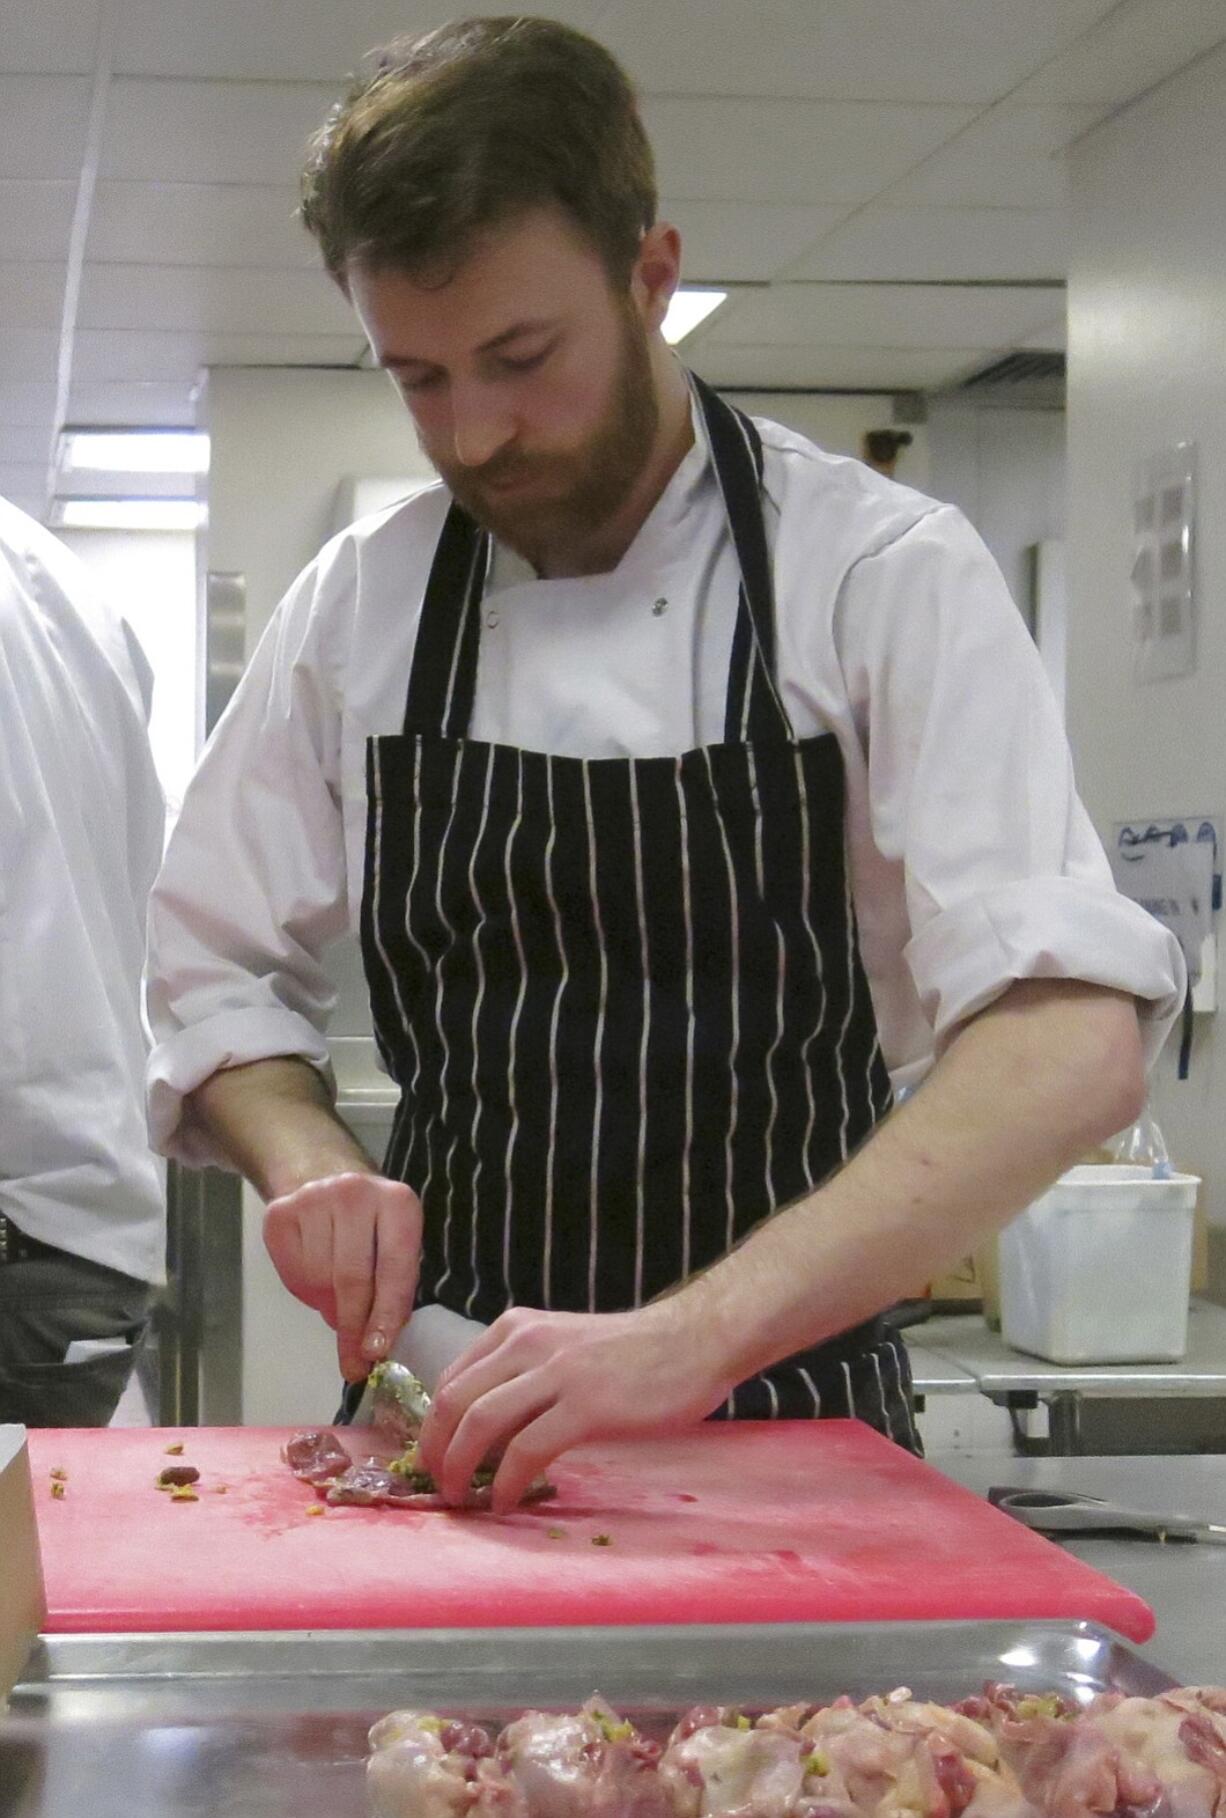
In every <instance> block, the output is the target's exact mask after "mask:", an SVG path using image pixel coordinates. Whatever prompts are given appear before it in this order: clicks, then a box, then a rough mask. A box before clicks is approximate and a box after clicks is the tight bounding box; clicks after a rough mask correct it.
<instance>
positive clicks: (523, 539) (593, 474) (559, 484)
mask: <svg viewBox="0 0 1226 1818" xmlns="http://www.w3.org/2000/svg"><path fill="white" fill-rule="evenodd" d="M623 310H624V313H623V318H622V344H621V352H620V356H619V359H618V370H617V372H616V374H615V376H614V380H613V385H612V388H611V392H610V399H609V404H608V408H607V409H606V411H605V414H604V417H603V419H602V421H601V422H600V423H599V424H598V425H597V427H596V428H595V429H594V430H593V431H592V433H591V435H590V436H589V437H588V438H587V440H586V442H585V443H584V444H583V446H582V447H581V448H579V449H577V450H572V451H569V452H568V453H566V454H532V453H531V452H529V451H519V450H517V449H515V448H514V447H512V448H509V449H506V450H504V451H502V452H500V453H499V454H497V455H496V456H495V457H494V459H493V460H492V461H487V462H486V463H485V465H484V466H482V467H477V468H472V467H457V466H453V465H452V463H450V462H446V461H441V460H439V459H438V458H437V456H436V457H435V465H436V466H437V468H438V470H439V472H440V474H441V475H442V477H443V479H444V480H445V481H446V483H447V486H448V488H449V489H450V491H451V494H452V496H453V497H454V498H455V499H457V500H458V501H459V503H460V504H461V505H462V506H463V507H464V509H465V510H466V511H467V512H468V513H469V514H470V515H471V516H472V517H474V518H475V519H476V521H477V522H478V524H481V525H483V526H484V528H485V529H486V530H488V531H490V532H491V533H492V534H493V536H494V537H495V538H496V539H497V540H498V541H499V542H500V543H506V544H507V545H508V546H509V547H510V548H512V549H514V550H516V551H517V552H518V553H519V554H520V555H522V556H524V557H526V559H527V560H529V561H531V562H533V563H534V564H535V565H536V566H537V567H539V566H540V565H541V561H542V558H544V557H545V556H546V555H548V554H549V553H550V552H551V551H552V550H554V549H558V548H560V549H566V548H568V547H569V546H571V545H574V544H576V543H582V542H583V541H585V540H586V539H587V538H589V537H591V536H592V535H593V534H594V533H595V532H597V531H599V530H600V529H601V528H602V527H603V526H604V525H605V524H607V523H608V521H609V520H610V518H612V517H613V516H614V515H615V514H616V512H617V511H618V510H619V509H620V507H621V506H622V505H623V504H624V503H625V501H626V498H627V497H628V495H629V493H630V491H631V489H632V487H633V486H634V483H635V481H636V480H637V479H638V477H639V475H640V474H641V473H642V471H643V468H644V467H645V465H646V463H647V460H648V457H649V455H650V453H651V449H652V446H653V444H654V442H655V438H656V431H657V429H658V428H659V422H660V406H659V402H658V399H657V397H656V390H655V382H654V379H653V375H652V370H651V354H650V351H649V348H648V342H647V335H646V332H645V330H644V328H643V325H642V323H641V322H640V320H639V318H638V316H637V315H636V314H635V313H634V309H633V306H632V305H631V304H630V302H629V300H627V301H626V303H625V304H624V306H623ZM521 477H522V478H523V480H524V482H525V485H524V487H523V490H522V491H521V490H518V489H517V490H515V491H513V492H512V493H510V494H508V495H507V496H505V497H500V496H499V495H498V493H497V492H494V491H491V490H490V482H491V481H493V482H497V481H501V480H508V479H513V480H516V481H518V480H519V479H520V478H521Z"/></svg>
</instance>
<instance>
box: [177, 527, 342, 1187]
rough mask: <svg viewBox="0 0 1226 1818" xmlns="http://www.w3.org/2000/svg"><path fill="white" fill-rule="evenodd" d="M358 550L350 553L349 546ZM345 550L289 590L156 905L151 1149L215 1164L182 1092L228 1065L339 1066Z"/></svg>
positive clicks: (198, 790) (194, 793) (333, 552)
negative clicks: (335, 1035) (331, 1025)
mask: <svg viewBox="0 0 1226 1818" xmlns="http://www.w3.org/2000/svg"><path fill="white" fill-rule="evenodd" d="M350 560H351V558H350ZM348 566H349V564H348V562H347V559H346V550H345V547H344V545H343V544H342V545H341V546H340V547H339V548H335V547H333V548H330V549H329V550H328V551H325V552H324V555H323V556H322V557H321V558H320V560H319V562H318V563H316V564H314V565H313V566H312V567H311V568H309V569H308V570H307V571H306V572H305V574H304V575H303V576H301V577H300V579H299V581H298V582H297V583H296V584H295V586H294V587H293V588H292V589H291V591H290V593H289V594H288V595H287V596H286V598H285V599H284V600H283V601H282V603H281V605H280V607H279V608H278V610H277V613H276V614H275V615H274V617H273V620H272V622H271V623H270V625H269V627H268V629H267V631H266V632H265V634H264V636H263V638H262V639H261V641H260V644H259V646H258V648H257V650H256V652H255V654H254V656H253V658H252V661H251V663H250V666H249V667H248V669H247V671H246V673H245V675H244V676H243V679H242V681H241V682H240V684H239V686H238V688H237V690H236V692H235V694H234V697H233V699H232V701H231V702H230V705H229V707H228V708H227V710H226V712H225V714H224V715H223V717H222V719H221V721H220V723H219V725H218V726H217V729H216V731H215V732H214V734H213V736H212V738H211V740H210V741H209V744H208V746H207V747H206V750H205V753H204V756H203V758H202V759H201V762H200V767H199V769H198V770H197V772H196V775H195V777H194V778H193V780H192V783H191V786H190V787H189V789H188V791H187V794H186V796H185V799H184V803H183V810H182V813H181V815H180V817H179V820H178V822H177V824H176V827H175V830H174V833H173V834H172V836H171V840H170V844H169V847H168V849H167V853H166V858H165V862H164V864H163V866H162V870H161V873H160V875H159V878H158V881H157V883H156V885H155V887H154V891H153V895H152V898H151V901H150V909H149V959H148V977H147V1006H148V1015H149V1021H150V1025H151V1029H152V1033H153V1038H154V1044H155V1046H154V1049H153V1053H152V1055H151V1058H150V1064H149V1128H150V1137H151V1141H152V1143H153V1145H154V1147H155V1148H156V1149H158V1150H160V1151H161V1152H163V1153H165V1154H168V1155H172V1156H177V1157H178V1158H180V1159H181V1160H184V1161H187V1162H190V1163H192V1164H194V1165H197V1166H202V1165H204V1164H206V1163H210V1162H216V1161H217V1160H219V1159H220V1158H219V1157H218V1156H217V1155H215V1154H214V1153H213V1152H212V1150H211V1148H210V1145H209V1142H208V1140H207V1138H206V1136H205V1134H204V1132H203V1131H201V1130H200V1129H199V1128H198V1127H196V1126H194V1125H193V1123H192V1121H191V1119H190V1117H185V1116H184V1099H185V1097H186V1096H187V1095H188V1094H189V1093H191V1092H192V1091H194V1090H195V1088H196V1087H197V1086H199V1085H201V1084H202V1083H203V1081H204V1080H206V1079H208V1078H209V1077H210V1076H211V1075H212V1074H214V1073H216V1072H217V1071H218V1070H219V1069H221V1068H225V1067H233V1066H239V1065H242V1064H244V1063H246V1062H250V1061H256V1060H265V1059H268V1058H270V1057H273V1056H277V1055H294V1056H298V1057H301V1058H302V1059H304V1060H306V1061H308V1062H310V1064H311V1065H312V1066H314V1067H316V1068H318V1069H319V1071H320V1072H321V1073H322V1074H323V1075H324V1076H325V1077H330V1070H329V1063H328V1049H327V1044H326V1041H325V1038H324V1031H325V1028H326V1025H327V1020H328V1016H329V1014H330V1012H331V1009H332V1005H333V1000H334V995H335V994H334V990H333V987H332V985H331V983H330V981H329V978H328V975H327V973H326V971H325V969H324V967H323V965H322V963H321V955H322V953H323V950H324V948H325V947H326V946H327V944H328V943H329V942H330V941H331V940H332V939H333V938H334V937H335V936H336V935H338V934H339V933H341V932H342V931H343V929H344V927H345V925H346V919H347V904H346V866H345V843H344V832H343V824H342V808H341V789H340V730H341V728H340V720H341V707H340V702H341V691H342V679H341V674H340V673H339V672H340V669H341V663H340V660H339V658H338V654H337V652H338V649H339V648H340V647H341V646H342V645H343V635H341V634H342V633H343V624H344V605H345V596H346V589H347V588H348V589H349V591H351V590H352V589H351V579H352V577H351V576H350V575H349V573H348Z"/></svg>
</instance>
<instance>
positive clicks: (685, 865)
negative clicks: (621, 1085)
mask: <svg viewBox="0 0 1226 1818" xmlns="http://www.w3.org/2000/svg"><path fill="white" fill-rule="evenodd" d="M681 764H682V760H681V759H680V758H678V759H677V762H676V766H675V768H674V771H673V783H674V787H675V789H676V792H677V814H678V818H679V821H680V827H681V914H682V921H683V924H684V929H685V1142H684V1146H683V1148H682V1152H681V1218H682V1231H681V1273H680V1277H679V1279H680V1280H682V1281H686V1280H688V1278H689V1276H690V1274H691V1272H692V1263H691V1253H692V1240H691V1232H690V1220H691V1217H692V1194H691V1179H690V1162H691V1155H692V1151H693V1147H694V919H693V906H692V903H691V900H690V832H689V818H688V815H687V813H686V805H685V786H684V782H683V780H682V771H681Z"/></svg>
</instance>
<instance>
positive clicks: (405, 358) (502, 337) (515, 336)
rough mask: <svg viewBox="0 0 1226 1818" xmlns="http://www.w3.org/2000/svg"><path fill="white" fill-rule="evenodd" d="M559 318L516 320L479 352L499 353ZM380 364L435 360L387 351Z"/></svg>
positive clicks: (427, 363)
mask: <svg viewBox="0 0 1226 1818" xmlns="http://www.w3.org/2000/svg"><path fill="white" fill-rule="evenodd" d="M556 326H557V320H556V318H554V317H551V316H542V317H540V318H539V319H537V320H533V321H528V322H515V323H513V324H512V325H511V327H510V328H504V329H503V331H502V333H501V334H498V335H493V336H491V338H490V339H489V340H488V341H483V342H482V343H481V345H480V347H478V349H477V352H478V353H479V354H484V353H497V351H498V349H499V348H500V347H506V346H507V345H508V344H509V343H510V342H512V341H518V340H519V339H520V337H521V336H522V335H534V334H540V333H542V332H543V331H545V330H548V329H551V328H556ZM379 364H380V366H385V367H390V366H433V365H434V361H433V360H427V359H425V358H424V357H423V356H422V355H421V354H409V353H403V354H401V353H386V354H384V355H383V358H382V359H381V360H380V361H379Z"/></svg>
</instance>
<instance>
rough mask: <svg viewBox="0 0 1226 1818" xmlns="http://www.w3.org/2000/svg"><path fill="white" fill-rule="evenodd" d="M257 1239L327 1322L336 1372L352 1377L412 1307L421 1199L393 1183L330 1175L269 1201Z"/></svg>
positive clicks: (383, 1350)
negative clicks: (334, 1345) (336, 1360)
mask: <svg viewBox="0 0 1226 1818" xmlns="http://www.w3.org/2000/svg"><path fill="white" fill-rule="evenodd" d="M264 1241H265V1244H266V1245H267V1248H268V1253H269V1256H270V1257H271V1259H272V1262H273V1266H274V1267H275V1269H276V1271H277V1273H278V1275H279V1276H280V1277H281V1280H282V1281H283V1282H284V1284H285V1286H286V1287H287V1288H288V1289H289V1291H290V1293H291V1294H293V1295H295V1296H296V1297H297V1298H298V1299H299V1300H301V1301H305V1302H306V1304H307V1306H310V1307H314V1308H315V1309H316V1310H317V1311H318V1312H319V1313H321V1314H322V1315H323V1317H324V1318H325V1319H326V1320H327V1322H328V1324H329V1325H330V1326H332V1327H334V1328H335V1330H336V1334H337V1355H338V1358H339V1360H340V1366H341V1371H342V1373H343V1374H344V1376H345V1377H346V1378H347V1380H349V1381H350V1382H356V1381H360V1380H361V1379H362V1377H364V1376H365V1375H366V1373H367V1369H368V1367H369V1364H370V1363H371V1362H374V1361H375V1360H377V1359H378V1358H380V1357H383V1356H386V1354H387V1351H388V1349H389V1347H390V1345H391V1342H392V1339H393V1338H394V1337H395V1335H396V1334H397V1333H398V1332H399V1331H400V1328H401V1327H402V1326H403V1325H404V1323H405V1321H406V1320H407V1319H408V1317H409V1314H410V1312H411V1311H412V1308H413V1296H414V1293H415V1291H416V1287H417V1270H418V1261H419V1256H420V1249H421V1205H420V1202H419V1201H418V1198H417V1195H416V1194H415V1193H414V1192H413V1191H412V1190H411V1189H410V1188H409V1187H406V1186H404V1185H403V1184H402V1183H401V1182H399V1181H390V1180H385V1179H383V1178H382V1177H381V1176H379V1175H376V1174H363V1173H358V1172H354V1173H350V1174H338V1175H334V1176H331V1177H329V1178H327V1179H321V1180H316V1181H310V1182H308V1183H307V1184H306V1185H305V1186H304V1187H300V1188H299V1189H298V1191H297V1192H296V1193H290V1194H286V1195H285V1196H284V1197H283V1198H281V1199H277V1200H273V1201H272V1202H271V1204H270V1205H269V1207H268V1209H267V1211H266V1213H265V1216H264Z"/></svg>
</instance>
